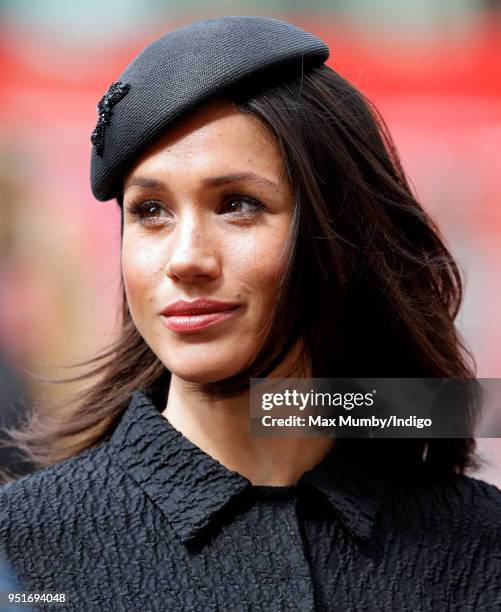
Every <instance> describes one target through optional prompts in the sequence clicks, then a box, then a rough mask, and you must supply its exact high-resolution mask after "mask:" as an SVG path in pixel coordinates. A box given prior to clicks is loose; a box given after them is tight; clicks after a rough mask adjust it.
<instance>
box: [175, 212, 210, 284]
mask: <svg viewBox="0 0 501 612" xmlns="http://www.w3.org/2000/svg"><path fill="white" fill-rule="evenodd" d="M209 229H210V228H204V227H202V226H201V224H200V223H197V222H195V221H186V222H178V224H177V226H176V228H175V229H174V232H173V233H172V234H171V240H172V243H171V249H170V253H169V255H170V256H169V259H168V261H167V266H166V274H167V276H169V277H170V278H172V279H177V280H182V281H186V282H193V281H194V280H195V279H197V278H198V277H200V278H202V277H207V278H216V277H217V276H218V275H219V273H220V263H219V258H218V256H217V254H216V252H215V245H214V244H213V240H211V237H210V235H209V233H210V232H209V231H208V230H209Z"/></svg>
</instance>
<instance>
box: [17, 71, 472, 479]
mask: <svg viewBox="0 0 501 612" xmlns="http://www.w3.org/2000/svg"><path fill="white" fill-rule="evenodd" d="M227 98H229V99H230V100H231V101H232V102H233V103H234V104H235V105H236V107H237V108H238V109H239V110H240V111H241V112H244V113H250V114H251V115H253V116H255V117H257V118H259V119H260V120H261V121H262V122H263V124H264V125H265V126H267V128H268V129H269V130H270V131H271V133H272V134H273V135H274V136H275V138H276V141H277V143H278V145H279V147H280V149H281V151H282V155H283V159H284V162H285V166H286V169H287V172H288V175H289V179H290V182H291V186H292V188H293V191H294V193H295V198H296V206H295V212H294V217H293V226H292V238H293V244H292V248H291V250H290V256H289V260H288V265H287V268H286V272H285V274H284V277H283V279H282V283H281V287H280V292H279V295H278V296H277V302H276V308H275V310H274V312H272V313H270V320H269V325H268V328H267V330H266V336H265V342H264V344H263V346H262V349H261V351H260V352H259V354H258V355H257V356H256V358H255V360H254V362H253V363H252V364H251V365H250V366H249V367H248V368H247V369H245V370H244V371H242V372H240V373H238V374H237V375H235V376H232V377H231V378H228V379H225V380H221V381H217V382H214V383H210V384H206V385H205V389H204V390H205V391H206V392H207V393H209V394H212V395H218V396H230V395H232V394H235V393H238V392H239V391H243V390H248V388H249V378H251V377H254V378H259V377H265V376H267V375H269V374H270V372H272V371H273V370H274V369H275V367H276V366H277V365H279V364H280V363H281V362H282V361H283V360H284V358H285V357H286V356H287V355H288V353H289V352H290V351H291V349H292V348H293V347H294V346H295V345H296V343H297V342H298V341H299V342H302V344H303V346H304V351H305V354H304V355H303V356H304V357H306V359H307V360H308V362H309V364H310V366H311V372H312V376H313V377H319V378H320V377H430V378H461V379H469V378H473V377H474V376H475V365H474V359H473V356H472V355H471V353H470V352H469V351H468V350H467V349H466V347H465V346H464V345H463V342H462V340H461V338H460V336H459V334H458V331H457V329H456V327H455V324H454V321H455V318H456V315H457V313H458V310H459V307H460V305H461V302H462V292H463V286H462V279H461V274H460V271H459V269H458V266H457V264H456V262H455V260H454V258H453V256H452V255H451V253H450V252H449V250H448V248H447V246H446V245H445V244H444V240H443V238H442V236H441V234H440V231H439V230H438V228H437V226H436V224H435V222H434V221H433V220H432V219H431V218H430V216H429V214H428V213H427V212H426V211H425V210H424V209H423V207H422V206H421V204H420V203H419V202H418V201H417V198H416V196H415V195H414V194H413V191H412V189H411V187H410V185H409V183H408V180H407V179H406V176H405V174H404V171H403V169H402V166H401V163H400V161H399V157H398V154H397V151H396V149H395V146H394V144H393V142H392V139H391V137H390V135H389V132H388V129H387V127H386V125H385V123H384V121H383V119H382V118H381V116H380V115H379V113H378V111H377V110H376V109H375V107H374V106H373V105H372V103H371V102H370V101H369V100H367V98H365V97H364V96H363V95H362V94H361V93H360V92H359V91H358V90H357V89H356V88H355V87H354V86H353V85H351V84H350V83H349V82H348V81H347V80H345V79H344V78H343V77H342V76H340V75H339V74H337V73H336V72H335V71H333V70H332V69H331V68H329V67H327V66H325V65H322V66H319V67H315V68H313V69H311V70H309V71H308V72H306V73H304V74H300V75H297V74H296V75H295V76H292V77H289V78H287V80H285V81H281V82H280V83H277V82H276V77H275V81H273V79H266V78H264V79H262V80H261V81H260V86H259V88H257V86H256V84H255V83H252V84H246V83H240V84H238V86H236V87H234V88H232V89H231V90H229V91H228V92H227ZM118 203H119V205H120V208H121V210H122V205H121V199H120V198H119V199H118ZM122 231H123V213H122ZM121 293H122V307H121V313H120V315H121V321H120V334H119V337H118V338H117V340H116V341H115V343H114V344H113V345H112V346H110V347H109V349H108V350H106V351H105V352H103V353H101V354H98V355H96V356H95V357H93V358H92V359H90V360H88V361H85V362H81V363H79V364H76V365H75V366H70V367H81V366H85V367H86V368H87V370H86V371H85V372H84V373H83V374H80V375H78V376H75V377H72V378H67V379H63V380H57V381H51V382H54V383H58V384H61V383H64V382H76V381H85V380H89V381H90V380H92V381H93V383H92V385H90V386H89V388H88V389H87V390H86V391H85V392H84V393H83V394H82V393H80V394H79V396H78V399H77V398H74V401H75V404H74V407H73V408H72V410H71V413H70V412H69V411H68V409H65V412H66V413H67V416H66V418H60V417H58V418H56V417H55V416H54V417H52V416H44V417H43V418H42V417H41V416H40V415H41V412H39V411H37V410H34V411H33V414H32V417H31V420H30V422H29V424H28V426H27V427H26V428H25V429H23V430H22V431H17V432H10V434H11V436H12V437H13V438H14V440H15V441H16V443H17V444H18V445H19V447H20V448H21V449H23V450H24V451H25V452H26V453H27V454H28V456H29V458H30V459H31V460H32V461H34V462H35V463H36V465H38V466H40V467H43V466H48V465H51V464H53V463H56V462H59V461H61V460H63V459H65V458H68V457H70V456H73V455H76V454H78V453H79V452H82V451H83V450H85V449H87V448H91V447H94V446H96V445H98V444H100V443H102V442H103V441H105V440H107V439H108V438H109V436H110V434H111V433H112V431H113V429H114V427H115V425H116V423H117V421H118V420H119V419H120V417H121V415H122V414H123V412H124V410H125V409H126V407H127V405H128V403H129V400H130V396H131V393H132V392H133V391H134V390H135V389H137V388H143V389H145V390H147V391H148V392H150V394H151V396H152V398H153V400H154V402H155V403H156V404H157V405H158V406H165V403H166V400H167V391H168V386H169V380H170V373H169V372H168V370H167V369H166V368H165V366H164V365H163V364H162V362H161V361H160V360H159V359H158V358H157V356H156V355H155V354H154V353H153V352H152V351H151V350H150V348H149V347H148V346H147V345H146V343H145V342H144V340H143V338H142V337H141V336H140V334H139V332H138V331H137V329H136V327H135V325H134V323H133V321H132V319H131V315H130V313H129V309H128V306H127V301H126V297H125V291H124V287H123V282H122V285H121ZM275 322H276V323H275ZM72 401H73V400H72ZM340 442H343V443H348V441H342V440H341V441H340ZM361 442H371V444H365V445H363V444H360V443H361ZM372 442H375V441H357V444H358V446H359V450H360V452H362V453H364V452H365V453H368V452H371V453H372V452H376V451H377V453H378V454H379V455H384V454H385V453H386V454H387V455H388V457H391V456H393V457H394V456H395V453H397V454H398V457H399V461H398V462H397V463H398V464H399V465H401V466H403V468H404V469H406V470H411V469H412V468H415V467H423V468H426V469H427V470H428V472H429V473H433V474H452V473H463V472H464V471H465V470H466V469H467V468H468V467H474V466H475V456H474V449H475V442H474V440H473V439H472V438H462V439H447V440H446V439H430V440H426V439H417V440H403V441H402V440H400V441H398V440H391V441H378V442H379V444H378V446H376V445H375V444H372ZM351 443H352V444H354V445H355V442H354V441H352V442H351ZM393 463H395V462H394V461H393Z"/></svg>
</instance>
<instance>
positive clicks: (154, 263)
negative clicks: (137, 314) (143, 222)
mask: <svg viewBox="0 0 501 612" xmlns="http://www.w3.org/2000/svg"><path fill="white" fill-rule="evenodd" d="M162 269H164V265H163V264H162V262H161V261H160V260H159V257H158V254H157V253H156V251H155V250H154V249H152V248H151V246H145V245H141V244H140V243H138V241H135V242H134V243H133V244H124V246H123V252H122V276H123V280H124V286H125V290H126V293H127V298H128V301H129V305H130V307H131V308H133V309H134V310H136V311H140V310H142V309H143V308H144V307H147V306H148V304H149V302H150V301H151V300H152V297H153V293H154V289H155V286H156V284H159V283H160V282H161V276H160V275H161V274H162Z"/></svg>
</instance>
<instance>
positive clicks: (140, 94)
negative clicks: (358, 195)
mask: <svg viewBox="0 0 501 612" xmlns="http://www.w3.org/2000/svg"><path fill="white" fill-rule="evenodd" d="M328 56H329V48H328V47H327V45H326V44H325V43H324V42H323V41H322V40H320V39H319V38H318V37H316V36H314V35H313V34H311V33H310V32H306V31H305V30H302V29H301V28H299V27H297V26H295V25H293V24H291V23H288V22H285V21H281V20H279V19H273V18H269V17H259V16H224V17H217V18H214V19H208V20H204V21H198V22H195V23H192V24H189V25H186V26H183V27H180V28H177V29H175V30H173V31H171V32H169V33H168V34H166V35H165V36H162V37H161V38H159V39H158V40H156V41H155V42H153V43H152V44H150V45H149V46H147V47H146V48H145V49H143V51H142V52H141V53H140V54H139V55H138V56H137V57H136V58H135V59H134V60H132V62H131V63H130V64H129V65H128V66H127V68H126V69H125V70H124V71H123V72H122V74H121V75H120V76H119V77H118V79H117V82H119V83H122V84H123V85H124V86H127V87H128V91H127V93H125V94H124V95H123V97H122V98H121V99H120V100H119V101H117V102H116V103H115V104H114V105H113V108H112V109H110V111H111V112H110V113H108V114H107V117H106V120H107V124H106V125H104V128H103V145H102V149H101V148H100V147H96V146H93V147H92V155H91V188H92V192H93V194H94V196H95V197H96V198H97V199H98V200H101V201H106V200H110V199H112V198H114V197H116V196H117V195H118V194H119V192H120V189H121V184H120V183H121V178H122V177H123V174H124V172H125V171H126V169H127V167H128V166H129V165H130V163H131V162H132V161H133V160H134V159H135V158H136V157H137V155H139V153H140V152H141V151H142V150H144V149H145V148H146V147H147V145H148V144H151V143H152V142H153V141H154V140H155V139H156V138H157V136H158V135H159V134H160V133H161V132H162V131H163V130H165V129H166V128H167V127H168V126H170V125H171V123H172V122H173V121H174V120H175V119H177V118H179V117H180V116H181V115H182V114H184V113H186V112H188V111H190V110H192V109H194V108H195V107H196V106H197V105H198V104H199V103H201V102H202V101H204V100H207V99H208V98H212V97H214V96H215V95H217V94H222V93H223V92H224V91H225V90H226V89H227V88H229V87H230V86H235V83H237V82H240V81H245V82H246V86H248V83H249V79H254V80H255V82H256V84H258V83H259V80H260V77H261V75H262V74H264V73H266V74H267V75H268V77H269V75H270V71H271V72H272V73H273V77H274V80H275V82H279V81H280V80H281V79H283V78H284V77H285V75H287V76H290V74H291V71H292V72H295V73H296V74H301V71H304V70H305V69H307V68H309V67H310V66H312V65H319V64H321V63H323V62H324V61H325V60H326V59H327V58H328ZM284 69H285V70H284Z"/></svg>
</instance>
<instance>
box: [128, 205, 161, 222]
mask: <svg viewBox="0 0 501 612" xmlns="http://www.w3.org/2000/svg"><path fill="white" fill-rule="evenodd" d="M127 210H128V211H129V213H130V214H131V215H132V216H133V217H135V218H136V219H138V221H139V223H140V224H141V225H148V226H149V225H161V224H165V217H161V216H160V214H161V213H162V211H163V208H162V205H161V204H160V203H159V202H154V201H148V202H140V203H138V204H131V205H130V206H129V207H128V209H127Z"/></svg>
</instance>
